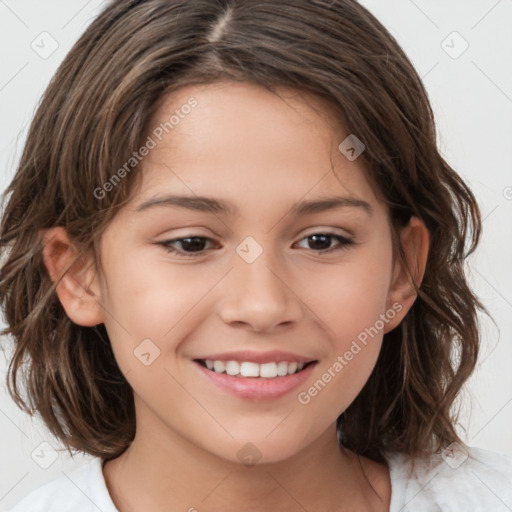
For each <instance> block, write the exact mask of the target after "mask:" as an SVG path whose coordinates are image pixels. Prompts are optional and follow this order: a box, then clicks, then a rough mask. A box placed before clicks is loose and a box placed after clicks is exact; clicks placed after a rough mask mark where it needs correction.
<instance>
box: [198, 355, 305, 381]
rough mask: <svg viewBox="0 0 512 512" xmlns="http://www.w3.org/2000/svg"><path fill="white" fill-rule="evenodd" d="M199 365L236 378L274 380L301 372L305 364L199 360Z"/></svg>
mask: <svg viewBox="0 0 512 512" xmlns="http://www.w3.org/2000/svg"><path fill="white" fill-rule="evenodd" d="M199 363H200V364H202V365H203V366H205V367H206V368H208V370H211V371H213V372H215V373H223V374H226V375H232V376H235V377H261V378H265V379H273V378H276V377H285V376H286V375H293V374H294V373H298V372H300V371H301V370H302V369H303V368H304V366H305V364H304V363H297V362H296V361H293V362H287V361H279V362H278V363H272V362H270V363H263V364H258V363H254V362H252V361H242V362H239V361H213V360H210V359H205V360H202V359H200V360H199ZM308 364H309V363H308Z"/></svg>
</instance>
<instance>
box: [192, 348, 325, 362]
mask: <svg viewBox="0 0 512 512" xmlns="http://www.w3.org/2000/svg"><path fill="white" fill-rule="evenodd" d="M196 359H201V360H203V361H204V360H206V359H208V360H210V361H238V362H243V361H249V362H252V363H258V364H264V363H275V362H279V361H287V362H289V363H293V362H297V363H304V364H306V363H309V362H311V361H315V359H314V358H311V357H306V356H301V355H298V354H293V353H291V352H283V351H282V350H270V351H268V352H255V351H253V350H237V351H235V352H222V353H217V354H210V355H207V356H201V357H197V358H196Z"/></svg>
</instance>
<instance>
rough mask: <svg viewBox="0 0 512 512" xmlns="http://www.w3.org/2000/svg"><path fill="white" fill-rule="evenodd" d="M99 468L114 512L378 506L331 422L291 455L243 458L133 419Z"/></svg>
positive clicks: (232, 511)
mask: <svg viewBox="0 0 512 512" xmlns="http://www.w3.org/2000/svg"><path fill="white" fill-rule="evenodd" d="M205 435H207V434H205ZM367 460H368V459H367ZM103 471H104V476H105V481H106V483H107V487H108V489H109V492H110V495H111V497H112V500H113V501H114V503H115V505H116V507H117V508H118V510H119V511H120V512H135V511H139V510H144V511H145V512H160V511H163V510H165V511H166V512H175V511H176V512H177V511H180V512H183V511H188V512H203V511H213V510H223V511H225V512H235V511H239V510H240V509H243V510H245V511H247V512H257V511H261V510H281V511H284V512H288V511H290V512H291V511H294V512H295V511H298V510H319V509H321V510H336V511H344V510H379V509H380V508H379V507H382V501H381V499H380V497H379V496H378V495H377V494H376V493H375V491H374V489H373V488H372V486H371V483H370V482H369V481H368V480H367V478H366V476H365V474H364V472H363V469H362V467H361V463H360V461H359V460H358V458H357V455H356V454H354V453H353V452H351V451H349V450H345V449H344V448H343V447H341V446H340V445H339V443H338V440H337V436H336V428H335V425H334V424H333V425H331V428H330V429H328V430H326V432H325V433H324V434H323V435H322V436H321V437H320V438H318V439H316V440H315V441H314V442H313V443H311V444H310V445H308V446H306V447H305V448H304V449H303V450H302V451H300V452H298V453H296V454H295V455H294V456H293V457H290V458H288V459H286V460H282V461H279V462H274V463H269V464H255V465H245V464H243V463H241V462H234V461H231V460H227V459H223V458H219V457H218V456H217V455H215V454H212V453H211V452H209V451H206V450H204V449H203V448H201V447H200V446H197V445H195V444H192V443H190V442H189V441H188V440H187V439H185V438H184V437H183V436H182V435H180V434H179V433H177V432H175V431H173V430H171V429H170V428H169V426H168V425H163V424H162V423H159V424H158V423H157V424H156V425H155V423H151V424H149V423H147V422H146V423H145V424H142V423H141V422H139V421H137V433H136V436H135V438H134V441H133V442H132V444H131V445H130V447H129V448H128V449H127V450H126V451H125V452H124V453H123V454H122V455H121V456H120V457H118V458H116V459H113V460H111V461H108V462H106V463H105V465H104V468H103ZM356 504H357V505H358V506H356ZM386 510H387V509H386Z"/></svg>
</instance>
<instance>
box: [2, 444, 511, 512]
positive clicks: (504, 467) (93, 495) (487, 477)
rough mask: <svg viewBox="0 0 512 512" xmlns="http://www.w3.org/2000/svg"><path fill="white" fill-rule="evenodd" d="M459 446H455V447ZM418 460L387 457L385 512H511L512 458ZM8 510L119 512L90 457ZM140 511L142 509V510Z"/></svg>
mask: <svg viewBox="0 0 512 512" xmlns="http://www.w3.org/2000/svg"><path fill="white" fill-rule="evenodd" d="M456 446H459V445H456ZM451 455H452V456H451V457H450V452H448V451H446V450H445V451H444V452H443V454H442V455H441V454H436V455H432V456H431V457H428V458H423V459H411V458H409V457H407V456H406V455H402V454H396V453H387V454H386V461H387V463H388V467H389V472H390V479H391V504H390V512H510V511H511V510H512V457H511V456H509V455H504V454H500V453H496V452H492V451H489V450H483V449H480V448H472V447H469V448H468V451H467V452H466V451H465V449H463V451H461V450H460V449H458V450H455V452H452V454H451ZM11 512H119V511H118V510H117V508H116V507H115V505H114V503H113V502H112V499H111V498H110V495H109V492H108V489H107V486H106V484H105V479H104V477H103V472H102V459H100V458H94V459H93V460H92V461H90V462H88V463H86V464H85V465H84V466H82V467H80V468H78V469H75V470H73V471H72V472H71V473H69V474H68V475H64V476H62V477H60V478H58V479H56V480H54V481H52V482H49V483H47V484H45V485H43V486H42V487H40V488H38V489H36V490H35V491H32V492H31V493H30V494H29V495H28V496H26V497H25V498H24V499H22V500H21V501H20V502H19V503H18V504H17V505H16V506H15V507H14V508H13V509H11ZM141 512H143V511H141Z"/></svg>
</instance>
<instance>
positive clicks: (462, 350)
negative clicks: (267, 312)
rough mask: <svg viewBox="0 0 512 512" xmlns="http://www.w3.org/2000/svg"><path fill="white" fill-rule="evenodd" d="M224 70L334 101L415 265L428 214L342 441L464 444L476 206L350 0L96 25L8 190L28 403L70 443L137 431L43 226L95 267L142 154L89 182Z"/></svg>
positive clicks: (421, 105) (418, 100) (372, 27)
mask: <svg viewBox="0 0 512 512" xmlns="http://www.w3.org/2000/svg"><path fill="white" fill-rule="evenodd" d="M219 79H229V80H238V81H248V82H251V83H255V84H259V85H261V86H263V87H266V88H268V89H269V90H272V91H275V90H276V87H279V86H287V87H293V88H295V89H297V90H301V91H304V92H305V93H311V94H315V95H316V96H317V97H321V98H324V99H326V100H328V101H329V103H330V104H331V105H332V113H333V115H335V116H339V118H340V119H343V120H344V122H345V125H346V127H347V128H348V130H349V133H355V134H357V137H358V138H359V139H361V140H362V141H363V142H364V144H365V145H366V150H365V152H364V153H363V154H362V156H361V158H363V159H364V162H365V165H366V167H367V169H368V170H369V171H368V177H369V180H370V181H371V183H372V184H374V186H376V189H377V190H378V192H379V196H380V198H381V199H382V200H383V201H384V202H385V203H386V204H387V205H388V207H389V211H390V218H391V223H392V231H393V243H394V250H396V255H397V256H398V257H399V258H400V259H401V261H402V262H403V263H404V264H405V260H404V253H403V251H402V248H401V247H400V244H399V238H398V234H399V231H400V229H401V228H402V227H403V226H404V225H406V223H407V222H408V220H409V218H410V216H411V215H415V216H417V217H419V218H420V219H421V220H423V222H424V223H425V225H426V226H427V228H428V230H429V233H430V240H431V242H430V253H429V258H428V262H427V267H426V271H425V276H424V279H423V282H422V283H421V286H420V288H419V289H418V288H417V287H416V286H415V288H416V292H417V294H418V297H417V299H416V301H415V302H414V304H413V306H412V308H411V309H410V311H409V312H408V314H407V315H406V317H405V318H404V320H403V321H402V323H401V324H400V325H399V326H398V327H397V328H396V329H394V330H393V331H391V332H389V333H387V334H386V335H385V336H384V342H383V346H382V349H381V353H380V355H379V359H378V361H377V364H376V367H375V368H374V371H373V373H372V375H371V376H370V378H369V380H368V381H367V383H366V385H365V386H364V388H363V389H362V391H361V392H360V394H359V395H358V396H357V398H356V399H355V400H354V402H353V403H352V404H351V405H350V406H349V407H348V408H347V409H346V411H344V412H343V414H341V416H340V417H339V418H338V422H337V426H338V429H339V434H340V440H341V441H342V442H343V444H344V446H346V447H347V448H349V449H351V450H353V451H355V452H356V453H359V454H361V455H365V456H368V457H370V458H373V459H374V460H379V461H382V460H383V455H382V454H383V452H384V451H387V450H389V451H398V452H404V453H407V454H409V455H411V456H412V455H417V454H422V453H428V452H430V453H431V452H433V451H437V450H439V448H440V447H442V446H443V445H444V444H446V443H450V442H453V441H458V442H460V443H462V441H461V440H460V439H459V437H458V435H457V433H456V431H455V428H454V425H455V422H456V420H457V418H456V415H454V414H453V411H452V405H453V404H454V400H455V398H456V397H457V395H458V393H459V391H460V390H461V387H462V385H463V384H464V383H465V381H466V380H467V379H468V377H469V376H470V375H471V373H472V371H473V369H474V367H475V364H476V361H477V356H478V348H479V333H478V328H477V308H479V309H481V310H483V311H485V308H484V307H483V306H482V304H481V303H480V302H479V301H478V299H477V297H476V296H475V295H474V294H473V293H472V291H471V290H470V288H469V286H468V283H467V280H466V276H465V274H464V260H465V258H466V256H467V255H469V254H470V253H471V252H473V250H474V249H475V247H476V245H477V243H478V240H479V237H480V231H481V220H480V213H479V209H478V205H477V203H476V200H475V197H474V195H473V194H472V192H471V191H470V189H469V188H468V186H467V185H466V184H465V183H464V181H463V180H462V179H461V178H460V177H459V176H458V175H457V174H456V172H455V171H454V170H453V169H452V168H451V167H450V166H449V165H448V163H447V162H445V160H444V159H443V158H442V156H441V155H440V153H439V151H438V149H437V146H436V132H435V125H434V117H433V113H432V110H431V106H430V104H429V101H428V97H427V94H426V91H425V89H424V87H423V85H422V83H421V80H420V78H419V77H418V75H417V73H416V72H415V70H414V69H413V67H412V65H411V63H410V62H409V60H408V59H407V57H406V56H405V54H404V53H403V51H402V50H401V48H400V47H399V45H398V44H397V42H396V41H395V39H394V38H393V37H392V36H391V34H390V33H389V32H388V31H387V30H386V29H385V28H384V27H383V26H382V25H381V23H379V21H378V20H376V19H375V17H374V16H372V15H371V14H370V13H369V12H368V11H367V10H366V9H365V8H363V7H362V6H361V5H359V4H358V3H357V2H356V1H355V0H341V1H335V2H321V1H317V2H313V1H305V0H283V1H280V2H275V1H273V0H261V1H250V0H194V1H190V0H119V1H115V2H111V3H110V4H109V5H108V6H107V7H106V9H105V10H104V11H103V12H102V13H101V14H100V15H99V17H98V18H97V19H96V20H95V21H93V23H92V24H91V25H90V26H89V27H88V29H87V30H86V32H85V33H84V34H83V35H82V37H81V38H80V39H79V40H78V42H77V43H76V44H75V45H74V47H73V48H72V49H71V51H70V52H69V53H68V55H67V56H66V58H65V59H64V61H63V62H62V64H61V66H60V67H59V69H58V71H57V73H56V75H55V76H54V78H53V79H52V81H51V83H50V85H49V86H48V88H47V90H46V92H45V94H44V96H43V98H42V101H41V104H40V105H39V108H38V109H37V112H36V114H35V117H34V119H33V121H32V124H31V127H30V131H29V134H28V139H27V142H26V145H25V147H24V151H23V154H22V157H21V160H20V163H19V167H18V169H17V172H16V174H15V177H14V179H13V181H12V183H11V184H10V186H9V187H8V189H7V191H6V193H5V196H4V201H6V200H7V204H6V206H5V213H4V216H3V219H2V224H1V231H0V248H1V251H2V253H1V255H2V258H3V260H4V263H3V266H2V269H1V274H0V300H1V303H2V306H3V309H4V312H5V318H6V321H7V324H8V327H7V328H6V329H5V330H4V334H9V335H11V336H12V338H13V339H14V342H15V346H14V351H13V356H12V360H11V362H10V365H9V371H8V376H7V380H8V388H9V392H10V394H11V396H12V397H13V399H14V400H15V402H16V403H17V404H18V405H19V406H20V407H21V408H22V409H24V410H25V411H27V412H28V413H29V414H33V413H34V412H38V413H39V414H40V416H41V417H42V419H43V420H44V422H45V423H46V425H47V426H48V428H49V430H50V432H51V433H52V434H53V435H55V436H56V437H57V438H59V439H60V440H61V441H62V442H63V443H64V445H65V446H66V447H67V448H68V450H70V451H71V449H75V450H78V451H82V452H85V453H88V454H91V455H95V456H100V457H103V458H104V459H110V458H115V457H117V456H119V455H120V454H121V453H122V452H123V451H124V450H125V449H126V448H127V447H128V445H129V444H130V442H131V441H132V440H133V438H134V435H135V409H134V402H133V392H132V390H131V387H130V386H129V384H128V382H127V381H126V379H125V378H124V376H123V374H122V372H121V371H120V370H119V368H118V366H117V364H116V361H115V359H114V355H113V353H112V350H111V347H110V343H109V340H108V336H107V333H106V330H105V327H104V325H103V324H100V325H98V326H96V327H83V326H79V325H76V324H74V323H73V322H72V321H71V320H70V319H69V318H68V317H67V316H66V314H65V311H64V309H63V307H62V306H61V304H60V302H59V300H58V297H57V295H56V293H55V287H56V284H55V283H52V281H51V279H50V277H49V275H48V272H47V270H46V268H45V266H44V263H43V260H42V242H41V233H42V232H43V230H45V229H47V228H50V227H53V226H64V227H65V228H66V230H67V232H68V234H69V236H70V238H71V239H72V240H73V241H74V242H75V243H76V245H77V246H78V247H79V248H80V249H81V250H82V251H93V253H94V260H95V262H96V263H97V264H98V266H99V267H100V266H101V261H100V258H99V255H98V254H99V253H98V241H99V239H100V237H101V234H102V232H103V230H104V229H105V227H106V226H107V225H108V223H109V222H110V220H111V219H112V218H113V216H114V215H115V213H116V211H118V208H119V207H120V206H122V205H123V204H124V202H126V200H127V198H128V197H129V194H130V191H132V190H133V189H134V188H133V187H134V184H135V183H136V181H137V177H138V176H140V173H138V172H137V168H135V169H134V170H133V171H132V172H131V173H130V176H127V177H126V178H125V179H123V180H120V181H119V183H117V184H116V185H115V186H114V187H113V190H112V191H111V192H110V193H109V194H105V195H104V197H102V198H101V200H99V199H98V198H97V197H96V196H95V194H93V190H95V188H96V187H98V186H101V184H103V183H106V182H107V181H108V180H109V179H110V178H111V176H112V174H113V171H114V170H115V169H118V168H120V167H122V166H123V164H124V163H125V162H126V161H127V160H128V159H129V158H130V156H131V155H132V153H133V151H135V150H136V149H137V148H139V147H140V146H141V145H142V144H143V142H144V141H145V139H146V137H147V134H148V130H149V128H150V127H149V122H150V120H151V119H152V117H153V115H154V114H155V112H156V111H157V109H158V107H159V105H160V103H161V101H162V100H163V99H164V97H165V96H166V95H167V94H168V93H169V92H170V91H173V90H176V89H178V88H179V87H181V86H184V85H189V84H201V83H211V82H214V81H216V80H219ZM340 142H341V141H340ZM468 240H469V244H468V247H467V252H466V242H467V241H468ZM455 355H456V356H457V361H454V356H455ZM20 372H22V380H21V382H22V383H23V384H25V388H26V389H25V391H26V393H27V398H24V397H23V395H22V393H21V392H20V376H19V375H18V374H19V373H20Z"/></svg>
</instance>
